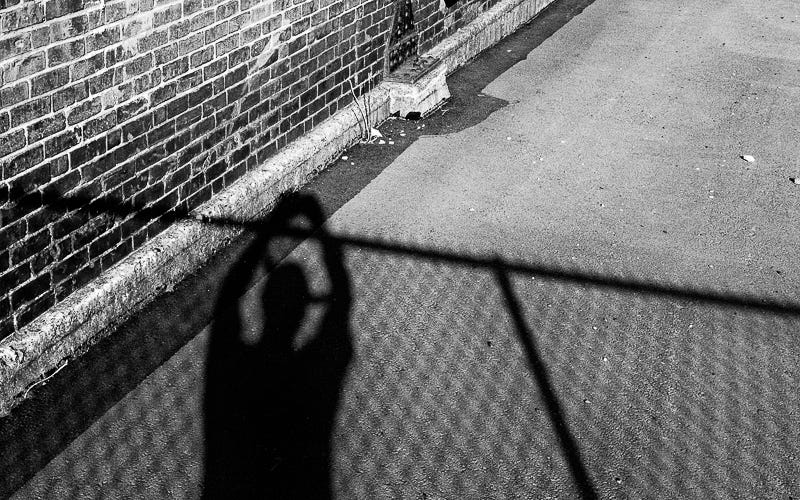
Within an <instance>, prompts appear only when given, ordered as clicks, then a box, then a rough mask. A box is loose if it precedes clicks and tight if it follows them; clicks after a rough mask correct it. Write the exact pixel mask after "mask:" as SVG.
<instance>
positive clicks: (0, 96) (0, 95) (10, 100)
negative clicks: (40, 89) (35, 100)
mask: <svg viewBox="0 0 800 500" xmlns="http://www.w3.org/2000/svg"><path fill="white" fill-rule="evenodd" d="M28 97H30V93H29V92H28V82H20V83H17V84H16V85H9V86H6V87H3V88H2V89H0V103H2V106H3V107H4V108H7V107H9V106H13V105H14V104H18V103H20V102H22V101H24V100H25V99H27V98H28Z"/></svg>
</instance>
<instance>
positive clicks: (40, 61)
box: [3, 52, 45, 82]
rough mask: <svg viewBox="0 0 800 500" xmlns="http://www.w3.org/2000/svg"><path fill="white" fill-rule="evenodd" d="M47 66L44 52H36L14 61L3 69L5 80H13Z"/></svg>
mask: <svg viewBox="0 0 800 500" xmlns="http://www.w3.org/2000/svg"><path fill="white" fill-rule="evenodd" d="M44 67H45V56H44V52H36V53H34V54H31V55H29V56H26V57H24V58H22V59H19V60H17V61H14V62H13V64H11V65H10V66H9V67H7V68H6V69H5V70H4V71H3V80H5V81H6V82H13V81H16V80H19V79H21V78H25V77H28V76H31V75H33V74H36V73H38V72H40V71H42V70H43V69H44Z"/></svg>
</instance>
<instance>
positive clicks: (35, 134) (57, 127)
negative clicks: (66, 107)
mask: <svg viewBox="0 0 800 500" xmlns="http://www.w3.org/2000/svg"><path fill="white" fill-rule="evenodd" d="M64 128H66V122H65V120H64V114H63V113H59V114H57V115H55V116H48V117H47V118H44V119H42V120H39V121H38V122H36V123H34V124H33V125H30V126H28V140H29V141H30V142H31V144H32V143H34V142H36V141H40V140H42V139H44V138H45V137H50V136H51V135H53V134H55V133H56V132H61V131H62V130H64Z"/></svg>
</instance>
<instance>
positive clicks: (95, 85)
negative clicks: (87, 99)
mask: <svg viewBox="0 0 800 500" xmlns="http://www.w3.org/2000/svg"><path fill="white" fill-rule="evenodd" d="M113 85H114V69H108V70H106V71H103V72H102V73H100V74H99V75H97V76H95V77H92V78H91V79H90V80H89V84H88V90H89V93H90V94H98V93H100V92H102V91H104V90H107V89H110V88H111V87H112V86H113Z"/></svg>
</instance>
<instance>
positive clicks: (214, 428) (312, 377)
mask: <svg viewBox="0 0 800 500" xmlns="http://www.w3.org/2000/svg"><path fill="white" fill-rule="evenodd" d="M302 218H305V219H306V220H308V221H309V222H310V223H311V225H312V227H313V229H315V230H317V231H318V236H317V238H318V239H319V241H321V242H322V261H323V263H324V267H325V269H326V273H327V275H328V286H329V293H327V294H326V295H323V296H314V295H312V293H311V291H310V287H309V283H308V279H307V277H306V274H305V272H306V271H305V270H304V268H303V267H302V266H300V265H299V264H297V263H294V262H284V263H277V262H276V260H277V259H276V258H275V257H274V256H273V255H272V254H271V252H272V249H271V248H270V247H271V245H272V243H273V241H274V240H275V239H276V237H279V236H281V235H285V234H286V233H287V232H291V230H292V229H293V228H296V227H297V226H296V225H293V223H295V224H296V222H297V221H298V220H300V219H302ZM323 222H324V218H323V215H322V210H321V208H320V207H319V205H318V203H317V202H316V200H314V199H313V198H311V197H308V196H294V197H290V198H286V199H284V200H283V201H281V202H280V203H279V204H278V205H277V206H276V207H275V209H274V210H273V211H272V213H271V215H270V217H269V218H268V220H266V221H265V222H264V224H263V228H262V229H260V230H259V231H258V234H257V236H256V238H255V240H254V241H253V243H252V244H250V245H249V246H248V248H247V249H246V250H245V252H244V253H243V254H242V256H241V257H240V259H239V260H238V261H237V262H236V264H235V265H234V266H233V268H232V270H231V272H230V274H229V276H228V278H227V280H226V282H225V284H224V286H223V287H222V291H221V293H220V298H219V300H218V304H217V313H216V315H215V319H214V325H213V327H212V331H211V339H210V343H209V353H208V372H207V380H206V396H205V398H206V399H205V418H206V421H205V431H206V471H205V481H204V492H203V493H204V497H205V498H221V497H228V498H247V497H251V498H330V497H331V491H330V462H331V444H330V440H331V432H332V429H333V425H334V423H335V417H336V410H337V406H338V402H339V393H340V391H341V386H342V383H343V380H344V376H345V374H346V370H347V366H348V364H349V362H350V359H351V357H352V344H351V341H350V333H349V314H350V304H351V292H350V284H349V278H348V276H347V272H346V270H345V267H344V263H343V260H342V254H341V249H340V248H339V246H338V245H337V244H335V243H333V242H332V241H331V240H329V239H326V238H325V234H326V233H325V231H324V228H323V227H322V225H323ZM262 266H263V267H264V268H266V270H267V271H268V273H269V274H268V275H267V278H266V282H265V284H264V288H263V294H262V297H261V298H262V301H261V306H262V307H263V318H264V327H263V332H262V334H261V335H260V337H259V338H258V339H256V340H255V341H250V342H247V341H245V339H244V338H243V333H244V332H243V318H242V317H241V316H240V312H239V307H238V305H239V300H240V298H241V297H242V295H244V293H245V292H246V291H247V290H248V289H249V288H250V286H251V285H252V281H253V276H254V275H255V274H257V273H256V272H257V270H258V269H259V268H260V267H262ZM315 302H321V303H323V304H324V305H325V312H324V315H323V319H322V321H321V323H320V326H319V328H318V330H317V331H316V332H315V334H314V336H313V337H312V338H311V339H310V340H308V341H307V342H305V343H304V344H303V345H302V346H301V347H299V348H296V347H295V340H296V339H295V336H296V334H297V332H298V331H299V329H300V327H301V326H302V325H303V322H304V318H305V316H306V312H307V309H308V306H309V305H310V304H312V303H315Z"/></svg>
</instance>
